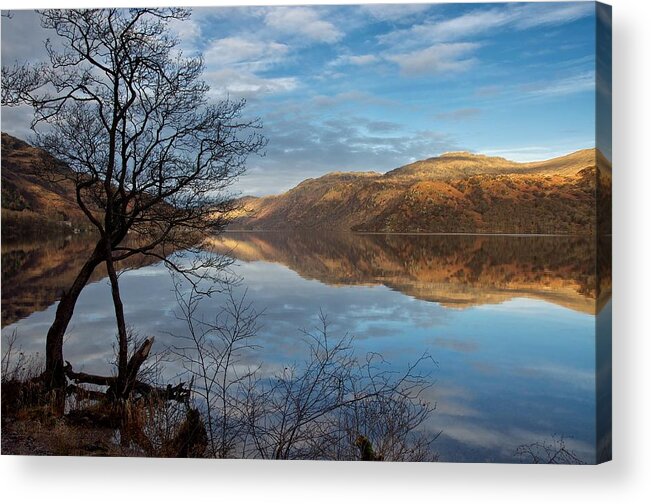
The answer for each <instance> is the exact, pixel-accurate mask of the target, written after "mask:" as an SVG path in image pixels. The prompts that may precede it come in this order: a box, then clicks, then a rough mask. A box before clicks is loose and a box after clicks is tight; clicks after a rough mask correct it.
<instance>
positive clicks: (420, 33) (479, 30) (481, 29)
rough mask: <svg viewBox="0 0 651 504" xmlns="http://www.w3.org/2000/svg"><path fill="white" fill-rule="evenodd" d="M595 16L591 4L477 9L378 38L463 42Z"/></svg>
mask: <svg viewBox="0 0 651 504" xmlns="http://www.w3.org/2000/svg"><path fill="white" fill-rule="evenodd" d="M593 12H594V6H593V4H592V3H590V2H576V3H552V2H550V3H533V4H525V5H510V4H507V5H505V6H503V7H493V8H488V9H487V8H478V9H474V10H472V11H470V12H467V13H465V14H462V15H460V16H457V17H454V18H450V19H445V20H442V21H441V20H438V19H432V20H428V21H426V22H424V23H421V24H417V25H413V26H411V27H410V28H405V29H399V30H394V31H392V32H389V33H387V34H385V35H381V36H379V37H378V40H379V41H380V42H381V43H384V44H389V45H393V46H401V47H410V46H412V47H413V46H417V45H422V44H431V43H434V42H443V41H455V40H463V39H468V38H472V37H477V36H481V35H484V34H487V33H492V32H494V31H495V30H497V29H507V28H513V29H517V30H524V29H527V28H533V27H537V26H546V25H560V24H564V23H569V22H572V21H576V20H577V19H580V18H582V17H585V16H588V15H590V14H591V13H593Z"/></svg>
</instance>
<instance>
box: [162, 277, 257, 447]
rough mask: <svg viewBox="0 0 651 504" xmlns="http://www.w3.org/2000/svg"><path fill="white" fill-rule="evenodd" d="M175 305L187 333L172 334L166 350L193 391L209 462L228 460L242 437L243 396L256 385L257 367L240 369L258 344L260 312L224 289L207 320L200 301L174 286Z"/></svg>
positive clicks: (180, 287)
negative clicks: (205, 434)
mask: <svg viewBox="0 0 651 504" xmlns="http://www.w3.org/2000/svg"><path fill="white" fill-rule="evenodd" d="M175 293H176V299H177V302H178V306H179V310H180V311H179V313H178V314H177V318H178V319H180V320H182V321H184V322H185V323H186V327H187V330H188V332H187V334H182V335H173V336H175V338H176V344H175V345H174V346H173V347H172V348H171V349H170V352H171V354H172V356H174V357H175V358H176V359H178V360H179V361H180V362H181V363H182V365H183V367H184V369H185V370H186V371H187V373H188V374H189V375H190V379H189V380H186V381H192V382H193V383H195V387H194V389H193V392H194V394H195V397H196V398H197V399H198V400H199V403H200V408H201V409H202V410H203V412H204V416H205V420H206V422H205V423H206V427H207V432H208V452H209V455H210V456H211V457H215V458H227V457H230V456H233V454H234V450H235V448H236V447H237V445H238V444H239V443H241V440H242V438H243V437H244V436H245V430H246V422H245V421H244V414H243V409H242V397H243V395H244V394H243V392H244V391H245V390H247V388H246V387H247V384H249V383H251V382H252V381H255V373H256V371H257V367H253V368H251V367H248V366H247V365H246V364H245V361H244V359H245V357H246V354H247V353H248V352H249V351H250V350H254V349H256V348H258V347H257V345H256V344H255V343H254V342H253V338H254V337H255V336H256V334H257V331H258V317H259V313H258V312H257V311H256V310H255V309H254V308H253V306H252V304H251V303H249V302H247V301H246V295H244V296H242V297H240V298H237V297H236V296H235V295H234V293H233V290H232V288H231V287H229V288H228V289H227V296H226V299H225V304H224V306H223V307H222V308H221V309H220V310H218V312H217V313H216V315H215V316H214V317H213V318H211V319H206V318H204V317H201V316H200V315H199V314H198V313H197V309H198V307H199V303H200V301H201V300H202V299H203V296H202V295H201V294H199V293H197V292H196V291H193V290H191V291H190V292H189V293H187V294H184V293H183V291H182V286H181V285H180V284H178V283H177V284H176V285H175Z"/></svg>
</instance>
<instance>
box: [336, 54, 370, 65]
mask: <svg viewBox="0 0 651 504" xmlns="http://www.w3.org/2000/svg"><path fill="white" fill-rule="evenodd" d="M378 61H380V57H379V56H377V55H375V54H343V55H341V56H339V57H338V58H336V59H335V60H333V61H331V62H330V63H329V65H330V66H340V65H354V66H364V65H371V64H373V63H377V62H378Z"/></svg>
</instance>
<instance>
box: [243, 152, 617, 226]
mask: <svg viewBox="0 0 651 504" xmlns="http://www.w3.org/2000/svg"><path fill="white" fill-rule="evenodd" d="M597 167H599V169H598V168H597ZM610 173H611V168H610V163H608V162H607V161H606V160H605V158H603V156H602V155H601V153H600V152H599V151H598V150H597V149H582V150H579V151H576V152H572V153H569V154H566V155H564V156H559V157H555V158H552V159H548V160H542V161H534V162H527V163H518V162H515V161H510V160H507V159H505V158H502V157H498V156H487V155H484V154H475V153H470V152H465V151H461V152H449V153H445V154H442V155H440V156H437V157H432V158H428V159H425V160H420V161H415V162H413V163H409V164H407V165H404V166H401V167H399V168H396V169H393V170H389V171H387V172H386V173H378V172H330V173H327V174H325V175H323V176H321V177H318V178H310V179H306V180H303V181H302V182H301V183H299V184H298V185H296V186H295V187H293V188H291V189H289V190H288V191H287V192H285V193H282V194H278V195H272V196H263V197H257V198H255V197H247V198H246V199H242V200H241V202H242V207H243V208H242V209H241V210H240V211H239V212H238V213H236V214H233V217H234V221H233V223H232V224H231V229H243V230H273V229H276V230H280V229H292V228H299V229H309V228H333V229H343V230H349V231H358V232H443V233H445V232H449V233H450V232H489V233H536V234H538V233H542V234H593V233H594V232H595V230H596V227H597V222H596V220H597V219H596V212H595V205H596V201H597V192H598V191H597V186H598V185H599V186H601V188H602V191H600V193H601V194H606V193H607V196H608V197H610ZM604 187H605V188H606V189H607V190H604Z"/></svg>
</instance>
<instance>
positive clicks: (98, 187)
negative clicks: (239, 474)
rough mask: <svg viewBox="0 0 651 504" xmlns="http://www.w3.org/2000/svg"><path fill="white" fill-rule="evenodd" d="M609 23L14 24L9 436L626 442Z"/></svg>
mask: <svg viewBox="0 0 651 504" xmlns="http://www.w3.org/2000/svg"><path fill="white" fill-rule="evenodd" d="M610 13H611V10H610V7H609V6H606V5H603V4H598V3H592V2H569V3H565V2H560V3H558V2H554V3H551V2H550V3H535V4H528V3H500V4H488V3H477V4H453V3H452V4H451V3H446V4H429V5H428V4H418V5H404V4H403V5H354V6H311V5H306V6H294V7H278V6H274V7H247V6H240V7H228V8H227V7H214V8H195V9H191V10H185V9H170V8H165V9H162V8H161V9H160V10H138V9H135V10H133V9H132V10H123V9H114V10H86V11H77V10H47V11H42V12H38V13H37V12H35V11H26V10H11V11H4V12H3V16H2V65H3V67H2V105H3V109H2V355H3V357H2V453H3V454H24V455H87V456H91V455H100V456H150V457H206V458H262V459H306V460H307V459H318V460H359V461H386V462H389V461H441V462H507V463H559V464H584V463H587V464H595V463H599V462H602V461H606V460H609V459H610V457H611V455H610V454H611V434H610V433H611V422H610V418H611V388H610V381H611V371H610V369H611V366H610V362H611V352H610V348H611V329H610V328H611V295H610V292H611V288H610V287H611V267H610V263H611V254H610V247H611V219H610V215H611V211H610V209H611V179H612V169H611V161H610V160H611V158H612V152H611V151H612V149H611V141H610V138H611V127H610V123H611V98H610V93H611V91H610V81H611V53H610V47H611V38H610V26H611V15H610ZM48 39H49V40H50V42H49V43H48V44H47V45H46V44H45V41H46V40H48Z"/></svg>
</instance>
